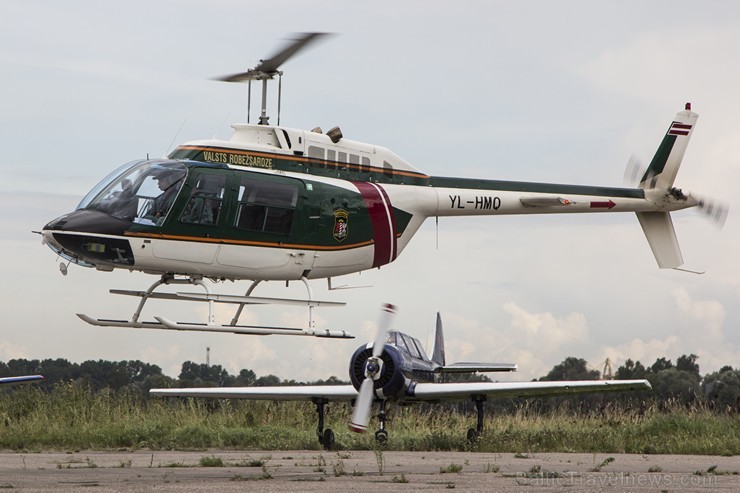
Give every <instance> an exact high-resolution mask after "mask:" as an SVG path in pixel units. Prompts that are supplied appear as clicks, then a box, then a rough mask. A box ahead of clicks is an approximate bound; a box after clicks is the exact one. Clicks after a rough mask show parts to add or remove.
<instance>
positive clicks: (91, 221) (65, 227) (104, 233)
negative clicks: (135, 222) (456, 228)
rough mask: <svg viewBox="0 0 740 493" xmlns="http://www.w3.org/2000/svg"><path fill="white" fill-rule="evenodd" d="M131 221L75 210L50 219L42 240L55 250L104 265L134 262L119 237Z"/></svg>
mask: <svg viewBox="0 0 740 493" xmlns="http://www.w3.org/2000/svg"><path fill="white" fill-rule="evenodd" d="M130 225H131V222H130V221H126V220H123V219H118V218H115V217H112V216H110V215H108V214H104V213H102V212H100V211H95V210H84V209H83V210H77V211H74V212H72V213H70V214H66V215H64V216H61V217H58V218H56V219H54V220H53V221H50V222H49V223H48V224H46V226H44V228H43V230H42V232H41V233H42V235H43V237H44V240H45V241H46V243H47V244H48V245H49V247H50V248H51V249H52V250H54V251H55V252H57V253H58V254H60V255H62V256H64V257H67V258H71V259H76V260H80V261H82V262H84V263H87V264H92V265H95V266H96V267H99V268H103V267H105V266H111V265H113V266H115V265H118V266H128V265H133V264H134V256H133V252H132V250H131V245H130V243H129V241H128V240H127V239H125V238H122V236H123V235H124V233H125V231H126V229H128V227H129V226H130Z"/></svg>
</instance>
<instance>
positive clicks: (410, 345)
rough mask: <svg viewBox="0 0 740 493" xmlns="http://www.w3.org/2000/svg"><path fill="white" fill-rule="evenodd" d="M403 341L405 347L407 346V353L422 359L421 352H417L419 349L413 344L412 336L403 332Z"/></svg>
mask: <svg viewBox="0 0 740 493" xmlns="http://www.w3.org/2000/svg"><path fill="white" fill-rule="evenodd" d="M403 341H404V342H405V343H406V347H407V348H408V351H409V354H410V355H411V356H413V357H414V358H416V359H422V357H421V354H419V350H418V349H417V347H416V344H414V339H413V338H412V337H409V336H407V335H405V334H404V335H403Z"/></svg>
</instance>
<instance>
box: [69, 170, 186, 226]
mask: <svg viewBox="0 0 740 493" xmlns="http://www.w3.org/2000/svg"><path fill="white" fill-rule="evenodd" d="M186 176H187V169H186V167H185V166H184V165H183V164H182V163H179V162H177V161H167V160H151V161H150V160H141V161H133V162H131V163H128V164H125V165H123V166H121V167H120V168H118V169H117V170H115V171H114V172H113V173H111V174H110V175H108V176H107V177H105V178H104V179H103V180H102V181H101V182H100V183H99V184H98V185H97V186H95V188H93V189H92V190H91V191H90V193H88V194H87V195H86V196H85V198H84V199H82V201H81V202H80V204H79V205H78V206H77V210H81V209H86V210H97V211H100V212H104V213H106V214H109V215H111V216H113V217H115V218H118V219H122V220H125V221H132V222H135V223H137V224H143V225H148V226H159V225H161V224H162V223H163V222H164V220H165V218H166V217H167V214H168V212H169V210H170V208H171V207H172V204H174V202H175V198H176V197H177V194H178V192H179V191H180V189H181V188H182V185H183V183H184V182H185V177H186Z"/></svg>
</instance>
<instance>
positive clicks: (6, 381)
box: [0, 375, 44, 385]
mask: <svg viewBox="0 0 740 493" xmlns="http://www.w3.org/2000/svg"><path fill="white" fill-rule="evenodd" d="M43 379H44V377H42V376H41V375H24V376H21V377H0V385H17V384H20V383H30V382H35V381H37V380H43Z"/></svg>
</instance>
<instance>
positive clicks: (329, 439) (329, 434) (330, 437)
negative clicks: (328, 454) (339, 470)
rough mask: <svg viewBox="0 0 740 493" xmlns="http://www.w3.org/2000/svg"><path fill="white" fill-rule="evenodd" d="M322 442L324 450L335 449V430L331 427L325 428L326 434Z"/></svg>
mask: <svg viewBox="0 0 740 493" xmlns="http://www.w3.org/2000/svg"><path fill="white" fill-rule="evenodd" d="M321 444H322V445H323V446H324V450H334V445H335V444H336V442H335V439H334V431H333V430H332V429H331V428H327V429H325V430H324V436H323V439H322V440H321Z"/></svg>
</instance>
